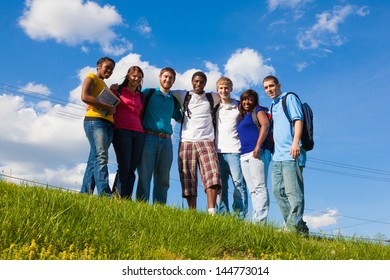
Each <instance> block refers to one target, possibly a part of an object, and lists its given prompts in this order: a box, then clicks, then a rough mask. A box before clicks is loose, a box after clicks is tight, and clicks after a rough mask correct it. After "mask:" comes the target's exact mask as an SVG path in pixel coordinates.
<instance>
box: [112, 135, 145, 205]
mask: <svg viewBox="0 0 390 280" xmlns="http://www.w3.org/2000/svg"><path fill="white" fill-rule="evenodd" d="M144 141H145V134H144V133H142V132H138V131H133V130H128V129H115V130H114V139H113V141H112V144H113V146H114V150H115V155H116V160H117V163H118V171H117V173H116V176H115V183H116V184H115V183H114V186H113V190H114V189H115V188H117V189H118V191H119V194H120V196H121V197H123V198H130V199H131V196H132V194H133V188H134V182H135V170H136V169H137V167H138V165H139V162H140V160H141V154H142V149H143V147H144Z"/></svg>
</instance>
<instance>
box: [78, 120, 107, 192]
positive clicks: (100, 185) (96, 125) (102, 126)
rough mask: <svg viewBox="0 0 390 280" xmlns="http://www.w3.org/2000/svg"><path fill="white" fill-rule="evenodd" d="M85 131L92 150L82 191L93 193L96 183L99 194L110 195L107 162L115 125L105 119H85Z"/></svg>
mask: <svg viewBox="0 0 390 280" xmlns="http://www.w3.org/2000/svg"><path fill="white" fill-rule="evenodd" d="M84 131H85V135H86V136H87V138H88V141H89V145H90V151H89V157H88V162H87V168H86V170H85V173H84V178H83V184H82V186H81V190H80V192H81V193H88V194H89V193H93V188H94V184H96V188H97V192H98V194H99V195H108V196H110V195H111V189H110V186H109V182H108V167H107V163H108V148H109V147H110V145H111V141H112V137H113V133H114V126H113V124H112V123H110V122H109V121H105V120H103V119H102V120H99V119H94V120H88V121H86V120H85V121H84Z"/></svg>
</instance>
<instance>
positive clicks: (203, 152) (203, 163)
mask: <svg viewBox="0 0 390 280" xmlns="http://www.w3.org/2000/svg"><path fill="white" fill-rule="evenodd" d="M195 147H196V155H197V158H198V161H199V169H200V178H201V180H202V184H203V188H204V189H205V192H206V196H207V207H208V209H209V213H215V204H216V198H217V193H218V191H219V190H220V188H221V176H220V171H219V164H218V156H217V152H216V150H215V146H214V142H211V141H199V142H195Z"/></svg>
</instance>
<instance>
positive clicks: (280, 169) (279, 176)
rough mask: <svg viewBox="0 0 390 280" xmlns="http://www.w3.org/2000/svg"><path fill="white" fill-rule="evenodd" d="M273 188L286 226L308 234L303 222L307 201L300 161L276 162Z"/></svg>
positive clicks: (273, 169)
mask: <svg viewBox="0 0 390 280" xmlns="http://www.w3.org/2000/svg"><path fill="white" fill-rule="evenodd" d="M272 186H273V194H274V196H275V199H276V201H277V203H278V205H279V208H280V211H281V213H282V216H283V219H284V222H285V224H286V226H287V227H288V228H290V229H294V230H296V231H299V232H304V233H306V232H308V228H307V226H306V223H305V222H304V221H303V211H304V207H305V199H304V188H303V176H302V168H301V167H300V166H299V163H298V161H293V160H286V161H274V162H273V165H272Z"/></svg>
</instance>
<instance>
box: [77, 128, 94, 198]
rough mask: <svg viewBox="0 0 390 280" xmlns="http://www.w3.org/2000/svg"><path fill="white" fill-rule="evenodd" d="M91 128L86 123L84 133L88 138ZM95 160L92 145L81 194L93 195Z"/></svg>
mask: <svg viewBox="0 0 390 280" xmlns="http://www.w3.org/2000/svg"><path fill="white" fill-rule="evenodd" d="M90 130H91V126H90V123H89V121H84V131H85V135H86V136H87V138H88V141H89V137H88V135H89V134H90ZM94 159H95V149H93V148H92V146H91V143H90V151H89V156H88V161H87V166H86V169H85V173H84V177H83V183H82V185H81V189H80V193H86V194H93V191H94V190H93V189H94V187H95V179H94V177H93V176H94V171H93V167H94V164H93V161H94Z"/></svg>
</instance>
